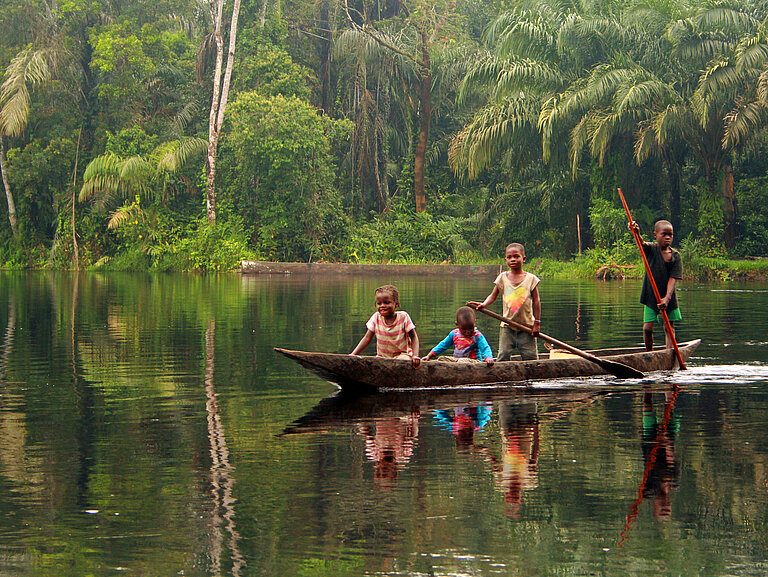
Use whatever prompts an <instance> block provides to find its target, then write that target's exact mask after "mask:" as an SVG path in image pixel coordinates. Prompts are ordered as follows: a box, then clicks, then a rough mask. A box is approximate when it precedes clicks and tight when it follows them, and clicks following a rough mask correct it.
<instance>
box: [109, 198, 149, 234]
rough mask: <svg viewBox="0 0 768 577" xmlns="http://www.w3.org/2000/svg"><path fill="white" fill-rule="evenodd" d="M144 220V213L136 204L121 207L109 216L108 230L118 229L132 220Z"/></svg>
mask: <svg viewBox="0 0 768 577" xmlns="http://www.w3.org/2000/svg"><path fill="white" fill-rule="evenodd" d="M137 219H141V220H143V219H144V211H142V209H141V207H140V206H138V205H137V204H135V203H130V204H126V205H123V206H121V207H120V208H118V209H117V210H115V211H114V212H113V213H112V214H110V216H109V221H108V222H107V228H109V229H117V228H120V227H121V226H123V225H124V224H126V223H128V222H130V221H131V220H137Z"/></svg>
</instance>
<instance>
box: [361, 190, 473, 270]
mask: <svg viewBox="0 0 768 577" xmlns="http://www.w3.org/2000/svg"><path fill="white" fill-rule="evenodd" d="M467 233H468V230H466V229H465V219H456V218H446V219H442V220H435V219H434V218H433V217H432V215H430V214H429V213H427V212H418V213H417V212H414V211H412V210H411V209H409V208H407V207H406V206H405V205H403V204H401V205H396V206H393V207H392V208H391V209H390V210H389V211H388V212H386V213H384V214H383V215H381V216H377V217H375V218H374V220H373V221H371V222H369V223H366V224H363V225H360V226H357V227H355V228H354V229H353V230H352V231H351V232H350V239H349V249H348V250H349V257H350V260H351V261H361V262H377V263H379V262H383V263H386V262H407V263H423V262H443V261H454V260H455V259H456V258H457V257H459V256H460V255H462V254H466V253H468V252H469V251H470V250H471V246H470V244H469V243H468V242H467V240H466V236H467Z"/></svg>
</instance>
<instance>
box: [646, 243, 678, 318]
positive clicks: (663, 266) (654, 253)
mask: <svg viewBox="0 0 768 577" xmlns="http://www.w3.org/2000/svg"><path fill="white" fill-rule="evenodd" d="M643 251H644V252H645V256H646V258H647V259H648V265H649V266H650V269H651V274H653V280H655V281H656V288H658V289H659V295H660V296H661V298H664V295H666V294H667V283H668V282H669V279H670V278H676V279H681V278H683V260H682V259H681V258H680V253H679V252H677V251H676V250H675V249H674V248H673V249H672V260H671V261H669V262H667V261H665V260H664V255H662V254H661V249H660V248H659V245H658V244H656V243H652V242H644V243H643ZM640 302H641V303H643V304H644V305H646V306H648V307H650V308H652V309H653V310H655V311H658V310H659V307H658V304H657V303H656V296H655V295H654V294H653V287H651V282H650V281H649V280H648V274H646V275H645V278H644V279H643V290H642V291H641V292H640ZM676 308H677V292H673V293H672V298H671V299H669V304H668V305H667V311H672V310H675V309H676Z"/></svg>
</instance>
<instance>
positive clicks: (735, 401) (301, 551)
mask: <svg viewBox="0 0 768 577" xmlns="http://www.w3.org/2000/svg"><path fill="white" fill-rule="evenodd" d="M491 280H492V279H485V278H475V277H469V278H454V277H442V278H435V277H430V278H424V277H402V278H362V279H361V278H339V277H336V278H318V277H307V276H302V277H299V276H295V277H282V276H275V277H270V276H253V277H240V276H237V275H224V276H219V277H215V276H191V275H189V276H182V275H158V276H149V275H130V274H125V275H119V274H110V275H98V274H87V275H67V274H52V273H18V272H5V273H2V274H0V518H2V520H3V523H2V524H1V525H0V575H51V576H57V577H58V576H65V575H67V576H69V575H72V576H80V575H114V574H116V573H123V572H124V573H126V574H131V575H153V576H154V575H276V576H282V575H286V576H289V575H290V576H294V575H296V576H326V575H327V576H338V575H342V576H343V575H350V576H352V575H355V576H357V575H479V574H483V575H485V574H488V575H491V574H499V575H586V574H589V575H763V574H765V572H766V568H767V567H768V555H766V545H768V543H766V541H767V540H768V537H767V536H768V531H766V527H765V525H766V519H768V515H767V513H768V434H766V432H765V426H764V422H765V419H766V415H767V414H768V413H767V412H766V409H767V408H768V335H767V334H766V329H765V327H766V326H768V287H766V286H763V285H760V286H757V285H733V284H728V285H694V286H684V287H683V290H682V291H681V295H680V301H681V307H682V309H683V314H684V320H683V322H682V323H681V324H680V326H679V333H678V335H679V337H680V338H681V339H683V340H687V339H689V338H702V339H704V343H703V344H702V346H701V347H700V349H698V350H697V352H696V353H695V354H696V356H695V357H694V359H692V361H691V363H690V370H689V371H687V372H686V373H677V374H670V375H655V376H651V377H649V378H647V379H645V380H644V381H643V382H633V383H620V382H617V381H616V380H615V379H610V378H607V379H592V380H589V381H579V382H569V383H556V384H555V387H550V388H547V389H543V388H539V389H536V390H526V389H516V390H512V391H498V390H497V391H478V390H470V391H463V392H461V393H457V394H449V395H446V394H442V395H435V394H426V393H414V394H399V395H393V394H389V395H381V396H378V397H373V398H369V399H362V400H361V399H352V400H350V399H347V398H345V397H343V396H342V397H341V398H333V399H326V397H327V396H328V395H330V394H331V393H332V392H333V391H334V388H333V387H332V386H331V385H329V384H328V383H326V382H324V381H322V380H320V379H318V378H316V377H314V376H312V375H310V374H308V373H307V372H306V371H304V370H303V369H301V368H300V367H298V366H297V365H294V364H292V363H291V362H290V361H288V360H287V359H284V358H282V357H278V356H277V355H275V354H274V352H273V351H272V348H273V347H274V346H282V347H286V348H296V349H304V350H321V351H327V352H348V351H349V350H351V349H352V347H353V346H354V345H355V343H356V342H357V341H358V340H359V338H360V337H361V336H362V333H363V332H364V323H365V320H367V318H368V317H369V316H370V314H371V312H372V311H373V290H374V288H375V287H376V286H378V285H380V284H384V283H385V282H394V283H395V284H397V285H398V287H399V288H400V292H401V301H402V308H403V309H405V310H407V311H408V312H409V313H410V314H411V316H412V317H413V319H414V321H415V322H416V325H417V329H418V331H419V335H420V337H421V341H422V344H423V348H424V350H425V351H426V350H428V347H430V346H433V345H434V344H436V343H437V342H438V341H439V340H440V339H442V337H443V336H445V334H446V333H447V332H448V330H450V329H451V328H452V326H453V314H454V311H455V309H456V308H457V307H458V306H460V305H461V304H463V303H464V301H466V300H470V299H473V300H476V299H481V298H482V297H484V296H485V295H486V294H487V293H488V291H489V288H490V283H491ZM540 290H541V299H542V309H543V313H542V316H543V324H542V330H543V331H545V332H546V333H548V334H550V335H552V336H555V337H557V338H559V339H562V340H566V341H568V342H570V343H572V344H575V345H577V346H580V347H583V348H599V347H604V346H621V345H636V344H640V342H641V340H642V338H641V334H640V325H641V322H640V321H641V319H640V315H641V312H640V307H639V305H638V304H637V298H638V295H639V284H638V283H632V282H624V283H622V282H614V283H599V282H594V283H592V282H555V281H548V280H546V279H544V281H543V282H542V285H541V289H540ZM478 326H479V328H480V329H481V330H482V331H483V332H484V333H485V334H486V335H487V336H488V338H489V341H490V343H491V345H492V347H494V348H495V347H496V345H497V343H498V335H497V327H496V324H495V322H494V321H492V320H490V319H486V318H484V317H483V318H480V319H478ZM660 334H661V333H659V336H660ZM672 383H677V384H679V385H681V388H680V392H679V394H678V395H677V396H676V397H674V398H672V397H671V393H670V391H671V388H670V387H671V384H672ZM671 400H673V401H674V406H671V404H670V401H671ZM665 408H667V409H670V410H671V409H674V411H673V414H669V415H668V417H669V418H667V419H665V418H664V413H665ZM662 425H664V426H662ZM651 461H652V462H651ZM649 463H650V465H649Z"/></svg>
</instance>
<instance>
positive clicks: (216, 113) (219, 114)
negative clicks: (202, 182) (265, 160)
mask: <svg viewBox="0 0 768 577" xmlns="http://www.w3.org/2000/svg"><path fill="white" fill-rule="evenodd" d="M240 2H241V0H235V3H234V6H233V7H232V20H231V23H230V26H229V50H228V54H227V67H226V70H225V72H224V78H223V79H222V77H221V68H222V64H223V61H224V39H223V37H222V34H221V23H222V17H223V12H224V0H217V4H216V14H215V15H214V13H213V9H211V16H212V17H213V19H214V25H213V26H214V39H215V41H216V69H215V70H214V73H213V96H212V98H211V112H210V115H209V117H208V174H207V178H206V195H205V198H206V212H207V215H208V222H210V223H211V224H216V152H217V149H218V146H219V135H220V134H221V127H222V125H223V123H224V112H225V111H226V109H227V100H228V98H229V87H230V84H231V82H232V68H233V67H234V64H235V45H236V43H237V19H238V16H239V15H240ZM212 8H213V7H212Z"/></svg>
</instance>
